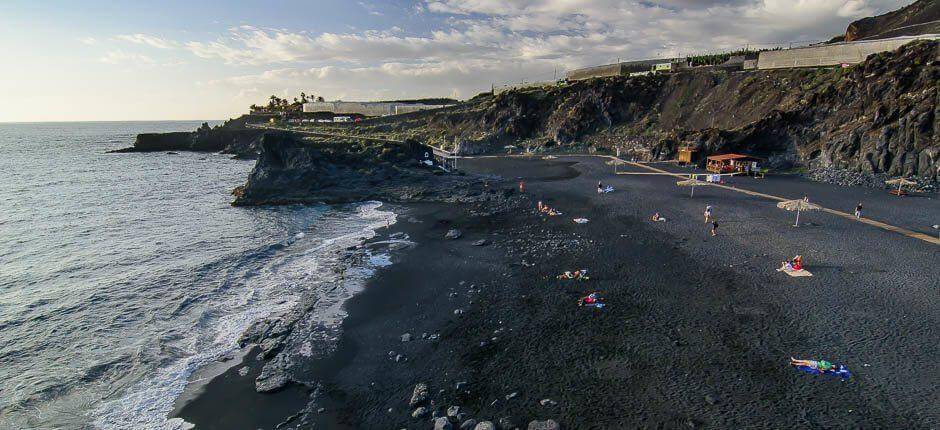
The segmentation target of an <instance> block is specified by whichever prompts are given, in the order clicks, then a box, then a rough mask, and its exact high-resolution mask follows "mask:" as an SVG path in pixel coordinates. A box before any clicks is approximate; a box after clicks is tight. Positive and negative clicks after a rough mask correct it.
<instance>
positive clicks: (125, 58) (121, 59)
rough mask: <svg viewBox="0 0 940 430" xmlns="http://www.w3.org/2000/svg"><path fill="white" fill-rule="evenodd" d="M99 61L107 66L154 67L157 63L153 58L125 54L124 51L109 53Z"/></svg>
mask: <svg viewBox="0 0 940 430" xmlns="http://www.w3.org/2000/svg"><path fill="white" fill-rule="evenodd" d="M99 61H101V62H102V63H107V64H137V65H153V64H155V63H156V62H155V61H154V60H153V58H150V57H148V56H146V55H142V54H136V53H132V52H125V51H122V50H116V51H109V52H108V53H107V54H105V55H104V56H103V57H101V58H100V59H99Z"/></svg>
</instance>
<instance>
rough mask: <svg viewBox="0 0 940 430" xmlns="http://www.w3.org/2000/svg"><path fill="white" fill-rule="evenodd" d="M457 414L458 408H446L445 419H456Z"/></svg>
mask: <svg viewBox="0 0 940 430" xmlns="http://www.w3.org/2000/svg"><path fill="white" fill-rule="evenodd" d="M459 413H460V406H451V407H449V408H447V417H448V418H456V417H457V414H459Z"/></svg>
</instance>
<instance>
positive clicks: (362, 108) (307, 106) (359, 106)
mask: <svg viewBox="0 0 940 430" xmlns="http://www.w3.org/2000/svg"><path fill="white" fill-rule="evenodd" d="M441 107H443V106H442V105H422V104H403V103H379V102H311V103H304V112H307V113H311V112H331V113H334V114H338V115H363V116H385V115H396V114H401V113H409V112H417V111H419V110H425V109H437V108H441Z"/></svg>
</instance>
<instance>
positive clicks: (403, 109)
mask: <svg viewBox="0 0 940 430" xmlns="http://www.w3.org/2000/svg"><path fill="white" fill-rule="evenodd" d="M442 107H446V106H445V105H396V106H395V115H401V114H406V113H412V112H418V111H423V110H428V109H440V108H442Z"/></svg>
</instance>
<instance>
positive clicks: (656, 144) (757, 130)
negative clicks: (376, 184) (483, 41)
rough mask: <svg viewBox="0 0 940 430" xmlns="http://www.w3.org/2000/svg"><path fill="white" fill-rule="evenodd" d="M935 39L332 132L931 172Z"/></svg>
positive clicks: (524, 97)
mask: <svg viewBox="0 0 940 430" xmlns="http://www.w3.org/2000/svg"><path fill="white" fill-rule="evenodd" d="M938 56H940V44H938V43H937V42H928V41H920V42H915V43H912V44H909V45H906V46H904V47H902V48H901V49H899V50H898V51H896V52H890V53H883V54H878V55H873V56H871V57H869V58H868V60H867V61H866V62H864V63H862V64H859V65H856V66H853V67H850V68H845V69H839V68H830V69H790V70H778V71H739V72H729V71H723V70H714V69H711V70H693V71H687V72H679V73H673V74H668V75H658V76H646V77H635V78H626V77H623V78H605V79H594V80H589V81H580V82H575V83H571V84H568V85H559V86H557V87H551V88H548V89H546V88H538V89H529V90H519V91H511V92H506V93H502V94H499V95H496V96H481V97H477V98H475V99H473V100H471V101H469V102H467V103H464V104H462V105H459V106H455V107H451V108H448V109H444V110H439V111H432V112H422V113H419V114H416V115H409V116H406V117H388V118H380V119H375V120H370V121H365V122H363V123H362V124H359V125H354V126H339V125H334V126H333V127H335V128H337V129H338V128H342V130H339V131H341V132H343V133H361V134H369V135H385V136H399V137H402V136H407V137H413V138H416V139H418V140H421V141H424V142H428V143H430V144H433V145H440V146H443V147H446V148H453V149H456V150H457V151H458V152H459V153H461V154H480V153H487V152H495V151H501V150H502V148H503V146H504V145H510V144H512V145H517V146H528V147H530V148H532V149H534V150H572V151H589V152H591V151H597V152H613V151H614V148H615V147H619V148H620V149H621V150H622V153H623V152H624V151H625V152H626V153H627V154H628V155H630V154H631V153H633V154H634V155H636V156H638V157H641V158H650V159H657V160H665V159H671V158H674V157H675V154H676V151H677V148H678V147H680V146H682V145H691V146H694V147H697V148H699V149H700V150H702V151H703V152H702V153H704V154H711V153H716V152H727V151H743V152H748V153H752V154H755V155H761V156H764V157H767V158H769V159H770V162H771V164H773V166H774V167H777V168H787V167H797V166H800V167H809V168H820V167H823V168H837V169H845V170H849V171H855V172H863V173H886V174H890V175H920V176H923V177H929V178H934V177H936V175H937V172H938V168H940V142H938V138H940V136H938V130H940V112H938V107H937V106H938V98H940V95H938V81H940V63H938Z"/></svg>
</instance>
